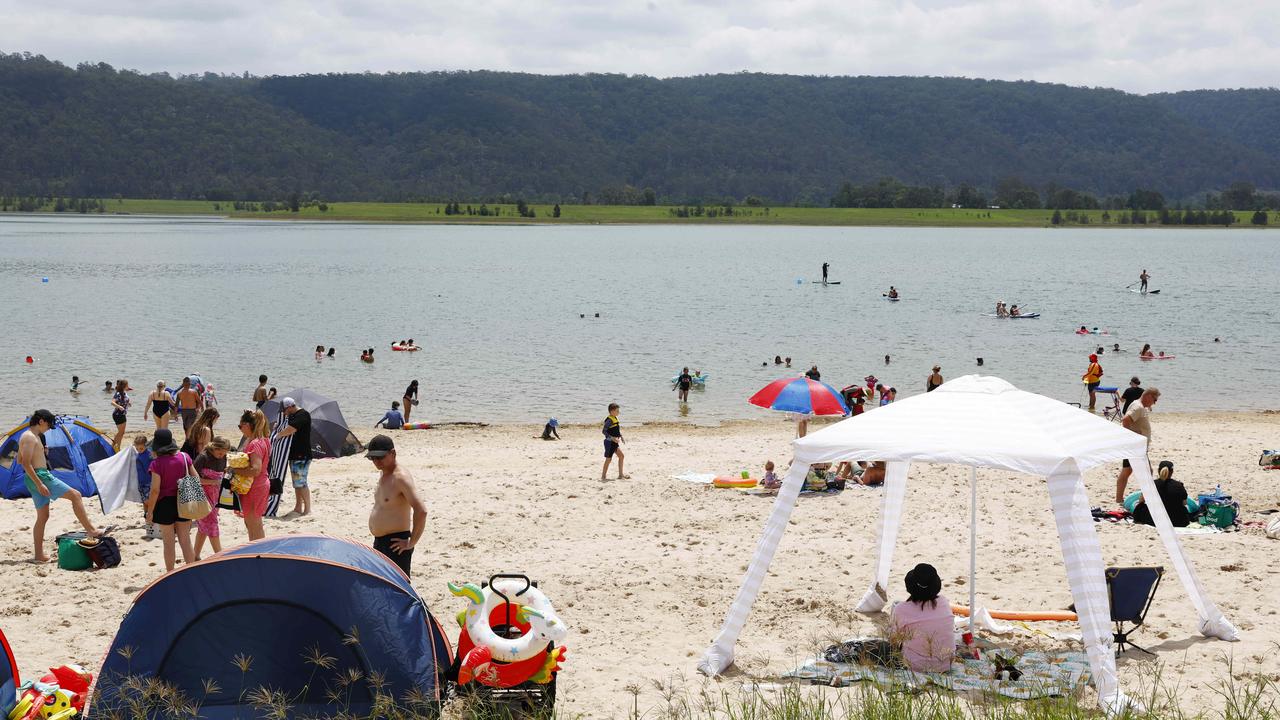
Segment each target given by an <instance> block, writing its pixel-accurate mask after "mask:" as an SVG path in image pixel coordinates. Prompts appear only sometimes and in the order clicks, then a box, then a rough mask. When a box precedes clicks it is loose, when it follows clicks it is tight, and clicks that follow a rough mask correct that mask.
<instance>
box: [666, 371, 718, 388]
mask: <svg viewBox="0 0 1280 720" xmlns="http://www.w3.org/2000/svg"><path fill="white" fill-rule="evenodd" d="M689 377H691V378H693V386H694V387H698V386H699V385H701V386H703V387H705V386H706V384H707V378H708V377H710V374H708V375H690V376H689ZM677 382H680V376H679V375H675V376H673V377H672V378H671V384H672V385H675V384H676V383H677Z"/></svg>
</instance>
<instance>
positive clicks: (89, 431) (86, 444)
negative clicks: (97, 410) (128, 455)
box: [0, 415, 115, 500]
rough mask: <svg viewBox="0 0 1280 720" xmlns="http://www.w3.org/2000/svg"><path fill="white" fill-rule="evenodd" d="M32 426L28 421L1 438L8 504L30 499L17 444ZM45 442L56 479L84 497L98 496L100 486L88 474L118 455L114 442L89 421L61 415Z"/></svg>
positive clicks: (1, 485) (0, 490)
mask: <svg viewBox="0 0 1280 720" xmlns="http://www.w3.org/2000/svg"><path fill="white" fill-rule="evenodd" d="M30 423H31V418H30V417H28V418H27V419H25V420H23V421H22V422H21V423H19V424H18V426H17V427H15V428H13V429H12V430H10V431H9V432H7V433H5V434H4V435H3V436H0V462H2V463H8V467H5V466H4V465H3V464H0V495H3V496H4V498H5V499H6V500H17V499H18V498H29V497H31V493H30V492H29V491H28V490H27V486H26V484H25V483H24V482H23V481H22V477H23V471H22V466H21V465H19V464H18V440H19V439H20V438H21V437H22V435H23V433H25V432H27V428H28V426H29V425H30ZM44 440H45V447H46V448H47V449H48V458H49V470H50V471H52V472H53V474H54V476H55V477H57V478H58V479H59V480H61V481H62V482H64V483H66V484H67V485H69V486H71V487H73V488H75V489H76V490H79V491H80V494H81V495H83V496H85V497H93V496H94V495H97V494H98V486H97V484H95V483H94V481H93V475H92V474H91V473H90V472H89V464H90V463H95V462H97V461H99V460H102V459H104V458H109V457H111V456H112V455H114V454H115V450H113V449H112V447H111V438H109V437H107V436H106V435H105V434H103V432H102V431H101V430H99V429H97V428H96V427H94V426H93V425H92V424H91V423H90V422H89V418H87V417H82V416H74V415H58V416H57V424H56V425H54V427H53V428H52V429H51V430H49V431H48V432H46V433H45V434H44Z"/></svg>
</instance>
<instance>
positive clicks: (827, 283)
mask: <svg viewBox="0 0 1280 720" xmlns="http://www.w3.org/2000/svg"><path fill="white" fill-rule="evenodd" d="M841 282H843V281H841V280H834V281H831V282H823V281H821V280H814V281H813V284H814V285H839V284H840V283H841Z"/></svg>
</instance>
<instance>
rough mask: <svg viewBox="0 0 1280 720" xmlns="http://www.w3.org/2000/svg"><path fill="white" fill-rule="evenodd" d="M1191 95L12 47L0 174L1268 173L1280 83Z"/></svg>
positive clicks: (579, 177)
mask: <svg viewBox="0 0 1280 720" xmlns="http://www.w3.org/2000/svg"><path fill="white" fill-rule="evenodd" d="M1244 92H1254V91H1244ZM1257 92H1261V93H1264V94H1265V93H1267V92H1272V93H1274V91H1257ZM1184 96H1186V97H1184ZM1199 97H1200V96H1197V95H1195V94H1194V93H1193V94H1185V93H1183V94H1178V95H1175V96H1151V97H1143V96H1137V95H1131V94H1127V93H1123V92H1119V91H1115V90H1102V89H1088V88H1073V87H1066V86H1061V85H1048V84H1043V83H1030V82H995V81H984V80H966V79H957V78H877V77H806V76H786V75H763V74H747V73H743V74H735V75H707V76H698V77H688V78H672V79H665V80H659V79H655V78H649V77H639V76H623V75H570V76H541V75H528V74H522V73H501V72H456V73H395V74H386V75H375V74H333V75H302V76H293V77H267V78H252V77H234V76H216V75H205V76H202V77H184V78H176V79H175V78H170V77H168V76H166V75H159V76H157V75H142V74H139V73H135V72H130V71H117V70H115V69H112V68H110V67H108V66H105V65H81V66H80V67H78V68H74V69H73V68H68V67H66V66H63V65H60V64H58V63H54V62H50V61H48V60H45V59H44V58H41V57H32V56H29V55H6V56H0V193H3V194H8V195H14V196H17V195H45V196H49V195H66V196H80V197H110V196H117V195H122V196H128V197H162V198H163V197H172V198H199V197H207V198H210V199H228V200H229V199H245V200H263V199H281V198H285V197H288V196H289V195H290V194H291V193H295V192H299V193H304V194H305V193H317V194H319V195H320V196H322V197H324V198H326V199H331V200H332V199H345V200H412V199H419V198H425V199H434V200H448V199H475V200H480V199H499V198H502V199H514V198H517V197H519V198H526V199H528V200H531V201H533V200H538V201H547V202H557V201H558V202H564V201H568V202H582V201H583V200H584V198H586V199H588V200H595V199H601V200H604V199H609V200H612V201H614V202H627V201H629V199H630V198H648V201H652V199H653V198H654V197H656V198H657V199H658V200H659V201H661V202H667V203H677V204H679V203H696V202H699V201H707V202H714V201H719V200H720V199H723V198H727V197H732V198H737V199H739V200H742V199H744V198H747V197H748V196H754V197H756V198H763V199H765V200H766V201H768V202H771V203H779V204H791V203H812V204H818V205H825V204H827V203H828V202H830V201H831V200H832V197H833V194H838V193H839V192H840V189H841V187H842V186H843V184H844V183H846V182H848V183H853V184H855V185H864V184H868V185H869V184H874V183H877V182H878V181H879V179H880V178H884V177H894V178H898V180H900V181H901V182H902V183H904V184H906V185H908V186H918V187H920V188H926V189H928V192H926V193H925V194H926V195H928V196H929V197H936V196H937V195H938V193H941V196H942V197H944V198H946V197H948V196H954V195H956V193H958V192H959V191H960V190H961V189H962V188H963V187H964V186H968V187H969V188H970V189H971V190H972V191H973V192H974V193H975V194H982V195H984V196H985V197H988V198H994V197H997V196H1001V195H1006V194H1008V192H1009V187H1010V183H1014V184H1015V185H1018V186H1024V187H1025V188H1026V189H1029V191H1030V192H1035V193H1039V194H1040V195H1041V196H1042V197H1049V196H1051V195H1052V193H1054V192H1057V191H1058V189H1066V188H1070V189H1071V190H1072V191H1073V192H1078V193H1082V194H1088V195H1091V196H1093V197H1096V198H1104V197H1107V196H1114V195H1128V194H1129V193H1131V192H1133V191H1134V190H1135V188H1151V189H1154V190H1156V191H1158V192H1161V193H1163V194H1164V195H1165V197H1167V198H1170V199H1171V200H1172V199H1184V198H1185V199H1190V198H1194V197H1199V196H1201V195H1202V193H1204V192H1205V191H1211V190H1222V189H1224V188H1226V187H1227V186H1228V185H1229V184H1230V183H1232V182H1236V181H1242V182H1248V183H1251V184H1253V185H1255V186H1257V187H1260V188H1278V187H1280V140H1278V139H1277V138H1276V137H1275V136H1274V134H1268V133H1265V132H1262V131H1261V128H1265V127H1268V123H1270V125H1271V126H1274V125H1275V123H1274V122H1272V121H1273V119H1274V118H1275V117H1276V110H1275V108H1276V107H1277V105H1276V103H1274V102H1261V101H1260V102H1256V103H1249V104H1246V103H1240V105H1241V107H1244V108H1248V109H1250V111H1251V112H1256V113H1257V117H1251V118H1250V119H1249V121H1248V123H1250V124H1248V125H1247V127H1249V128H1255V130H1253V131H1247V132H1239V131H1236V130H1233V129H1232V128H1227V127H1223V126H1222V125H1221V124H1215V123H1213V122H1211V121H1210V120H1211V119H1212V118H1213V117H1214V114H1213V112H1212V111H1206V110H1205V109H1204V107H1203V106H1202V105H1201V104H1197V103H1198V98H1199ZM1264 97H1267V96H1265V95H1264ZM1205 102H1206V103H1213V102H1215V100H1214V99H1212V98H1210V99H1208V100H1206V101H1205ZM1237 129H1238V128H1237ZM1262 136H1265V137H1262ZM1002 187H1003V190H1002ZM646 190H651V191H652V193H648V192H646ZM935 191H936V192H935ZM1024 197H1025V198H1029V197H1030V195H1029V194H1027V193H1024Z"/></svg>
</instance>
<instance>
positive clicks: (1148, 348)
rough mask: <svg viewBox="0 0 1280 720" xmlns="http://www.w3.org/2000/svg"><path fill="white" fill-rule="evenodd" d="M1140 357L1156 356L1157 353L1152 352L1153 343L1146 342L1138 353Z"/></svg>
mask: <svg viewBox="0 0 1280 720" xmlns="http://www.w3.org/2000/svg"><path fill="white" fill-rule="evenodd" d="M1138 357H1155V353H1153V352H1151V343H1145V344H1144V345H1143V346H1142V351H1141V352H1139V353H1138Z"/></svg>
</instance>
